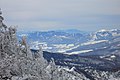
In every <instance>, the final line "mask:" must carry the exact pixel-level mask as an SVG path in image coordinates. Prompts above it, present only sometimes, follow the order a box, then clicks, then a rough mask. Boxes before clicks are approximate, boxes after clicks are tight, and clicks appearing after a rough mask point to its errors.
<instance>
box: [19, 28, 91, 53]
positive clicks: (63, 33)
mask: <svg viewBox="0 0 120 80" xmlns="http://www.w3.org/2000/svg"><path fill="white" fill-rule="evenodd" d="M22 36H27V38H28V43H29V44H30V45H31V47H32V48H33V47H37V46H39V45H41V46H42V47H43V50H45V51H51V52H59V51H61V50H62V49H69V48H72V47H74V46H76V45H77V44H79V43H83V42H86V41H88V40H89V34H88V33H87V32H82V31H79V30H59V31H58V30H57V31H45V32H40V31H33V32H18V38H19V39H20V38H21V37H22Z"/></svg>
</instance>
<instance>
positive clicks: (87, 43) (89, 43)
mask: <svg viewBox="0 0 120 80" xmlns="http://www.w3.org/2000/svg"><path fill="white" fill-rule="evenodd" d="M102 42H108V40H99V41H89V42H86V43H82V44H81V46H84V45H91V44H97V43H102Z"/></svg>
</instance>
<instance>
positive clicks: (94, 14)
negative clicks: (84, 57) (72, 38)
mask: <svg viewBox="0 0 120 80" xmlns="http://www.w3.org/2000/svg"><path fill="white" fill-rule="evenodd" d="M0 8H2V12H3V14H2V15H3V16H4V18H5V21H4V23H6V24H7V25H8V26H10V25H18V29H20V30H42V31H43V30H59V29H79V30H82V31H95V30H99V29H112V28H117V29H120V0H0Z"/></svg>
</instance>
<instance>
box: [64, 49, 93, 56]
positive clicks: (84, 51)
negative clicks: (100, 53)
mask: <svg viewBox="0 0 120 80" xmlns="http://www.w3.org/2000/svg"><path fill="white" fill-rule="evenodd" d="M91 51H93V50H92V49H90V50H81V51H75V52H71V53H65V54H68V55H74V54H81V53H87V52H91Z"/></svg>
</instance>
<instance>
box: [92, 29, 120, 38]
mask: <svg viewBox="0 0 120 80" xmlns="http://www.w3.org/2000/svg"><path fill="white" fill-rule="evenodd" d="M118 36H120V30H119V29H111V30H105V29H102V30H99V31H97V32H95V33H93V34H92V40H111V39H113V38H116V37H118Z"/></svg>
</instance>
